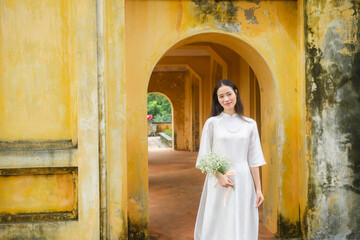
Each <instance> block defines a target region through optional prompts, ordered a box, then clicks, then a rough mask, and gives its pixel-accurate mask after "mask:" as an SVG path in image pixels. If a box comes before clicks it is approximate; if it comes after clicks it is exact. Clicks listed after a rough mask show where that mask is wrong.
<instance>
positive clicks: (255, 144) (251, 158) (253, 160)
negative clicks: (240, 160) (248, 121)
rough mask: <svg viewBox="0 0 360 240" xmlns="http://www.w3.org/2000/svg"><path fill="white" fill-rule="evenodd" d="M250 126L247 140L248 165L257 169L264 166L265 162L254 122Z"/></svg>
mask: <svg viewBox="0 0 360 240" xmlns="http://www.w3.org/2000/svg"><path fill="white" fill-rule="evenodd" d="M252 125H253V126H252V131H251V135H250V139H249V150H248V163H249V166H250V167H259V166H261V165H264V164H266V162H265V158H264V154H263V152H262V149H261V143H260V138H259V132H258V129H257V125H256V122H255V121H254V122H253V123H252Z"/></svg>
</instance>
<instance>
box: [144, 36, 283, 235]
mask: <svg viewBox="0 0 360 240" xmlns="http://www.w3.org/2000/svg"><path fill="white" fill-rule="evenodd" d="M221 78H228V79H230V80H232V81H234V82H235V84H236V85H237V86H238V88H239V91H240V97H241V99H242V101H243V103H244V106H245V114H244V115H245V116H247V117H251V118H253V119H255V120H256V121H257V123H258V127H259V132H260V135H261V139H262V147H263V152H264V156H265V158H266V160H267V162H270V159H273V160H275V159H277V158H278V156H277V152H276V149H274V146H273V145H271V142H273V140H274V139H277V132H276V129H277V127H276V125H277V113H276V105H277V103H278V101H277V93H276V86H275V79H274V77H273V74H272V71H271V69H270V68H269V66H268V64H267V63H266V61H265V60H264V58H263V57H262V56H261V54H260V53H259V52H258V51H257V50H256V49H255V48H254V47H252V46H251V45H250V44H248V43H246V42H245V41H243V40H241V39H239V38H237V37H234V36H232V35H229V34H220V33H202V34H197V35H194V36H190V37H187V38H184V39H182V40H180V41H178V42H177V43H175V44H174V45H173V46H172V47H170V48H169V49H168V50H167V51H166V52H165V53H164V54H163V55H162V56H161V57H159V60H158V61H157V62H156V63H154V67H153V71H152V72H151V75H150V76H149V78H148V79H149V81H148V91H160V92H161V90H159V89H158V88H159V87H160V86H161V87H160V88H165V89H166V90H167V91H170V89H177V90H175V92H176V94H177V95H176V96H175V97H174V99H176V100H175V101H173V105H174V108H173V111H174V115H173V118H174V119H175V120H174V121H175V122H181V123H182V125H181V126H175V125H174V128H173V132H174V134H173V135H174V141H175V142H176V143H174V149H175V150H186V151H194V152H196V151H197V150H198V147H199V144H200V136H201V128H202V126H203V124H204V122H205V121H206V119H207V117H208V115H209V112H210V105H211V96H212V89H213V87H214V86H215V84H216V82H217V81H218V80H220V79H221ZM177 112H178V113H177ZM176 118H179V119H176ZM275 165H276V161H275V164H269V163H268V165H267V166H266V167H265V168H264V169H263V170H262V173H261V177H262V182H263V184H262V185H263V192H264V195H265V198H266V199H269V200H270V201H269V203H268V204H266V203H264V206H263V212H264V213H263V215H264V217H263V219H266V223H267V224H266V226H267V227H268V228H269V229H270V230H271V232H276V230H277V229H276V227H277V226H276V223H277V216H276V207H277V206H276V205H275V204H276V198H277V196H276V194H273V193H274V191H273V190H274V189H276V187H277V179H276V171H277V170H276V167H275ZM201 183H202V182H201ZM150 191H151V190H150ZM196 211H197V209H196ZM196 211H195V212H196ZM150 212H151V211H150ZM150 218H151V215H150Z"/></svg>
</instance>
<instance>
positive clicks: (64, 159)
mask: <svg viewBox="0 0 360 240" xmlns="http://www.w3.org/2000/svg"><path fill="white" fill-rule="evenodd" d="M95 3H96V2H95V1H83V0H80V1H40V2H38V1H30V0H28V1H1V3H0V19H1V20H0V22H1V23H0V24H1V26H0V55H1V56H2V58H1V59H2V60H1V61H0V170H1V171H0V175H2V172H3V171H5V170H9V169H15V170H18V169H22V168H24V169H35V168H39V169H45V170H44V172H43V174H42V175H38V174H35V173H34V174H33V173H31V172H30V173H29V174H28V175H27V176H23V175H21V176H11V177H1V183H0V184H4V185H6V189H5V190H4V189H3V190H2V191H1V198H2V202H1V203H0V204H1V205H2V206H1V209H3V210H4V211H10V210H11V212H12V213H13V217H14V218H16V217H18V216H16V215H26V214H30V215H31V214H33V215H31V216H35V215H38V216H40V215H41V216H45V217H44V218H43V219H42V220H41V221H39V222H37V221H33V218H31V217H30V218H29V219H28V220H25V221H24V220H21V219H20V220H19V221H18V222H17V223H16V224H11V223H9V224H0V239H72V238H73V237H74V236H77V237H78V238H80V239H98V236H99V232H100V228H99V219H100V214H99V151H98V146H99V124H98V85H97V47H96V46H97V38H96V17H97V15H96V9H97V8H96V4H95ZM117 67H118V66H117ZM64 140H66V141H70V143H71V144H60V143H61V142H62V141H64ZM44 142H47V144H45V145H44V144H43V143H44ZM58 143H59V144H58ZM38 148H40V149H38ZM73 168H75V169H77V172H76V175H75V176H72V177H70V176H69V175H66V174H65V175H66V176H65V175H62V174H63V173H61V172H58V169H65V170H66V169H73ZM114 169H115V170H116V168H114ZM61 175H62V176H63V177H61ZM74 177H75V180H76V182H77V186H78V188H76V189H75V188H73V187H72V185H71V184H70V185H69V181H70V179H71V180H72V181H74ZM23 181H25V182H26V183H27V184H31V185H30V186H28V185H26V184H21V183H22V182H23ZM19 185H21V187H19V188H18V189H17V190H15V189H16V187H17V186H19ZM7 189H9V190H7ZM10 189H14V190H10ZM14 197H15V198H18V199H17V201H18V202H17V203H16V204H14V202H12V203H11V204H12V205H11V206H8V205H9V204H10V201H11V199H14ZM54 202H57V203H56V204H55V203H54ZM71 202H77V205H78V210H77V211H78V212H77V216H76V218H75V219H71V220H66V221H58V220H59V219H61V217H60V218H59V217H57V216H62V215H63V214H65V213H66V211H67V210H70V205H71ZM26 203H28V205H26ZM38 204H41V206H38ZM35 205H37V206H35ZM12 207H14V209H12ZM29 208H31V210H30V209H29ZM41 211H45V213H42V214H40V212H41ZM14 213H16V214H14ZM41 216H40V217H41ZM46 216H49V217H46ZM34 218H39V217H34ZM0 219H1V220H4V221H6V216H5V215H4V214H2V213H0ZM49 219H51V220H50V221H49Z"/></svg>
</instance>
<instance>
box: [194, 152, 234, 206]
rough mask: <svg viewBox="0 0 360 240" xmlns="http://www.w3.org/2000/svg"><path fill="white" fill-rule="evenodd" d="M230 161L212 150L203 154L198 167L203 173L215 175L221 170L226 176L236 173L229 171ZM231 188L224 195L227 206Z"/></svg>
mask: <svg viewBox="0 0 360 240" xmlns="http://www.w3.org/2000/svg"><path fill="white" fill-rule="evenodd" d="M230 165H231V164H230V162H229V161H227V160H226V159H225V158H224V157H222V156H219V155H218V154H216V153H215V152H210V153H208V154H206V155H204V156H202V157H201V158H200V160H199V164H198V167H199V169H200V170H201V172H202V173H206V174H210V175H215V174H216V173H217V172H220V173H221V174H224V175H225V176H227V177H229V176H234V175H235V174H236V171H235V170H232V171H228V169H229V168H230ZM218 183H219V181H217V182H216V183H215V185H214V186H213V187H216V185H217V184H218ZM231 188H232V189H233V190H234V189H235V187H234V186H232V187H231ZM229 192H230V188H228V190H227V192H226V194H225V196H224V206H226V199H227V197H228V195H229Z"/></svg>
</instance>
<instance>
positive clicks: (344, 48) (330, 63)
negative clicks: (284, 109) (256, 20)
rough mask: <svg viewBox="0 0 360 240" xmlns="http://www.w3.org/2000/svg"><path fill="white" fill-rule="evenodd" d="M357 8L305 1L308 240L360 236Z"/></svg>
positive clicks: (344, 3)
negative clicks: (359, 205) (359, 206)
mask: <svg viewBox="0 0 360 240" xmlns="http://www.w3.org/2000/svg"><path fill="white" fill-rule="evenodd" d="M359 9H360V2H359V1H350V0H348V1H330V0H328V1H326V0H322V1H306V3H305V36H306V39H305V44H306V45H305V49H306V66H305V67H306V106H307V117H306V120H307V122H308V124H307V125H308V128H309V129H308V133H309V134H307V155H308V156H309V158H308V166H309V180H308V209H307V216H306V217H305V221H306V222H305V223H306V226H307V228H306V233H305V234H306V236H307V237H308V238H309V239H326V238H328V237H329V236H332V237H334V238H337V239H359V238H360V226H359V224H358V223H359V221H360V212H359V210H358V209H359V208H358V206H357V203H358V202H359V201H360V184H359V183H360V157H359V156H360V130H359V127H358V123H359V122H360V108H359V106H360V84H359V79H360V12H359V11H360V10H359Z"/></svg>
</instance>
